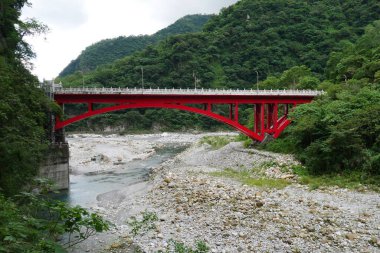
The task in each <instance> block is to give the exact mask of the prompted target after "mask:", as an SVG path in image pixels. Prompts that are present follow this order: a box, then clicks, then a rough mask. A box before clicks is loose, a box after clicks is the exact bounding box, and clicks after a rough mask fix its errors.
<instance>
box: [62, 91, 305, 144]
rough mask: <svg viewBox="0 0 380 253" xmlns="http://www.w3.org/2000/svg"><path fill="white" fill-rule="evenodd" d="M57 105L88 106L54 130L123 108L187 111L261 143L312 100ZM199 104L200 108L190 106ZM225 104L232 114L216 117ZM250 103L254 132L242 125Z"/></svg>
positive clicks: (103, 99)
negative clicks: (218, 107) (241, 110)
mask: <svg viewBox="0 0 380 253" xmlns="http://www.w3.org/2000/svg"><path fill="white" fill-rule="evenodd" d="M55 100H56V102H57V103H58V104H59V105H60V106H62V107H63V106H64V105H65V104H76V103H85V104H87V108H88V110H87V112H85V113H83V114H80V115H77V116H74V117H72V118H69V119H65V120H60V119H59V118H56V122H55V131H58V130H59V129H62V128H64V127H65V126H67V125H70V124H72V123H74V122H77V121H80V120H83V119H86V118H88V117H91V116H94V115H98V114H103V113H107V112H113V111H118V110H124V109H137V108H166V109H177V110H182V111H188V112H192V113H197V114H201V115H204V116H206V117H210V118H212V119H215V120H217V121H220V122H223V123H225V124H228V125H230V126H232V127H233V128H235V129H237V130H239V131H240V132H242V133H243V134H245V135H247V136H248V137H250V138H252V139H255V140H257V141H262V140H263V139H264V138H265V135H266V134H271V135H273V137H274V138H277V137H278V136H279V135H280V134H281V132H282V131H284V129H285V128H286V127H287V126H288V125H289V124H290V120H289V119H288V112H289V105H292V108H294V107H295V106H296V105H297V104H302V103H308V102H310V101H311V100H312V97H311V98H288V97H287V98H282V97H279V98H273V97H267V98H266V97H264V98H259V99H257V98H246V97H244V98H242V97H232V98H230V97H226V96H225V97H223V98H220V97H211V96H210V97H201V98H199V97H197V96H196V95H194V97H189V96H187V97H165V99H163V98H162V97H154V96H143V95H141V96H140V97H137V96H136V95H134V96H133V97H132V96H131V97H128V96H127V97H123V96H107V95H105V96H102V95H99V94H97V95H93V96H91V95H88V94H87V95H83V94H82V95H79V94H78V95H77V96H74V95H71V96H70V95H68V96H64V95H60V96H59V95H56V96H55ZM96 104H112V105H110V106H108V107H103V108H100V109H95V108H94V105H96ZM189 104H191V105H200V108H197V107H193V106H189ZM221 104H226V105H228V106H229V115H228V116H227V117H225V116H222V115H220V114H217V113H216V112H214V111H213V107H214V106H215V105H221ZM242 104H248V105H250V106H252V107H251V108H253V114H254V117H253V129H249V128H248V127H246V126H245V125H243V124H240V123H239V106H240V105H242ZM280 104H281V105H282V106H283V110H284V111H283V113H282V114H281V115H282V116H281V117H279V108H281V107H280V106H279V105H280Z"/></svg>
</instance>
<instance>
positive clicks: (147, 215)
mask: <svg viewBox="0 0 380 253" xmlns="http://www.w3.org/2000/svg"><path fill="white" fill-rule="evenodd" d="M141 214H142V219H141V220H138V219H137V218H136V217H135V216H132V217H131V218H130V221H128V225H129V226H130V227H131V228H132V230H131V232H132V234H133V235H134V236H136V235H137V234H139V233H140V232H141V231H147V230H150V229H154V228H156V226H155V225H154V222H155V221H157V220H158V217H157V214H156V213H154V212H148V211H146V210H145V211H144V212H142V213H141Z"/></svg>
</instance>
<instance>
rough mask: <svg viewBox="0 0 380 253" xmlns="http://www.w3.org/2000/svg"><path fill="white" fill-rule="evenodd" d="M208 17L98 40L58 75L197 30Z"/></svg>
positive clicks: (187, 17) (197, 15) (98, 64)
mask: <svg viewBox="0 0 380 253" xmlns="http://www.w3.org/2000/svg"><path fill="white" fill-rule="evenodd" d="M210 18H211V15H200V14H196V15H187V16H185V17H183V18H181V19H179V20H177V21H176V22H175V23H173V24H171V25H170V26H168V27H166V28H164V29H162V30H159V31H158V32H156V33H154V34H152V35H138V36H128V37H125V36H119V37H117V38H114V39H106V40H102V41H99V42H97V43H95V44H93V45H91V46H89V47H87V48H86V49H85V50H83V52H82V53H81V54H80V55H79V56H78V58H77V59H75V60H72V61H71V62H70V64H69V65H68V66H67V67H65V68H64V69H63V70H62V72H61V73H60V74H59V76H60V77H64V76H67V75H70V74H74V73H75V72H77V71H83V72H88V71H90V70H94V69H96V68H97V67H99V66H101V65H105V64H108V63H112V62H113V61H115V60H117V59H121V58H123V57H126V56H128V55H131V54H133V53H135V52H137V51H140V50H143V49H144V48H146V47H147V46H148V45H153V44H155V43H157V42H158V41H160V40H163V39H165V38H167V37H169V36H171V35H175V34H185V33H191V32H198V31H200V30H201V29H202V27H203V25H204V24H205V23H206V22H207V21H208V20H209V19H210Z"/></svg>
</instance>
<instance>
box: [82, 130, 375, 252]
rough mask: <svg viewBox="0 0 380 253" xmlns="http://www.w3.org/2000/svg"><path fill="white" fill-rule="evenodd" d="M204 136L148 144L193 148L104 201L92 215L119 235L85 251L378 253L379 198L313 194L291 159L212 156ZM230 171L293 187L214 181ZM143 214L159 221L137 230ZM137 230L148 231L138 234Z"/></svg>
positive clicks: (237, 147) (231, 151)
mask: <svg viewBox="0 0 380 253" xmlns="http://www.w3.org/2000/svg"><path fill="white" fill-rule="evenodd" d="M202 136H203V135H190V134H187V135H172V134H168V135H166V136H162V135H157V136H153V137H154V138H153V139H152V138H150V139H149V141H147V142H146V143H147V144H146V145H145V144H144V145H145V147H148V149H149V147H151V146H154V141H157V143H161V144H162V143H165V140H166V141H168V142H187V143H192V146H191V147H190V148H188V149H187V150H186V151H184V152H182V153H180V154H179V155H177V156H176V157H175V158H173V159H170V160H168V161H166V162H164V163H163V164H161V166H159V167H157V168H154V169H153V171H152V174H151V179H150V180H149V182H148V183H143V184H138V185H135V186H133V187H134V188H133V191H131V188H130V187H128V188H124V189H120V190H118V191H116V192H112V193H110V194H105V195H104V196H99V197H98V203H97V206H95V207H94V208H93V209H94V210H96V211H98V212H100V213H102V214H103V215H104V216H105V217H106V218H107V219H109V220H111V221H112V222H113V223H114V224H115V227H114V228H112V230H111V231H110V232H109V233H107V234H106V235H99V236H98V237H96V238H94V239H93V240H92V241H90V242H89V243H87V244H84V245H82V246H81V247H82V249H83V250H84V251H88V252H94V251H95V250H94V249H95V248H101V247H103V251H106V252H134V251H136V249H140V250H141V251H142V252H157V251H159V250H162V251H165V250H166V249H167V248H168V247H170V245H173V242H175V243H177V244H179V243H183V244H184V245H187V246H193V245H195V243H196V242H197V241H202V242H204V243H205V244H207V245H208V247H209V251H210V252H380V194H379V193H375V192H369V191H365V192H357V191H352V190H347V189H340V188H323V189H317V190H311V189H309V187H308V186H304V185H300V184H299V183H298V182H297V177H296V176H295V175H293V173H292V171H291V170H289V168H290V167H291V165H292V164H297V161H295V160H294V159H293V158H292V157H291V156H284V155H278V154H272V153H268V152H260V151H256V150H252V149H244V148H243V147H242V144H241V143H238V142H232V143H230V144H228V145H227V146H225V147H223V148H221V149H218V150H213V149H212V148H211V147H210V146H208V145H207V144H202V145H200V144H199V143H198V140H199V139H200V138H201V137H202ZM151 137H152V136H151ZM140 138H141V143H144V137H140ZM145 140H146V139H145ZM153 140H154V141H153ZM141 143H140V144H141ZM144 145H142V146H144ZM148 149H146V150H148ZM137 153H138V152H137ZM137 153H136V155H140V154H137ZM145 153H147V152H145ZM109 156H111V155H109ZM122 160H123V158H122ZM124 160H125V159H124ZM226 168H229V169H232V170H235V171H245V170H250V171H252V169H253V168H256V169H254V170H253V173H252V175H253V177H255V176H257V177H267V178H272V179H281V180H287V181H288V182H289V185H288V186H287V187H285V188H283V189H275V188H262V187H254V186H253V187H252V186H247V185H244V184H242V183H240V182H238V181H236V180H232V179H228V178H222V177H216V176H213V175H212V174H211V173H212V172H218V171H223V170H224V169H226ZM284 168H285V169H284ZM144 213H145V214H150V215H151V218H152V217H153V216H154V217H153V218H154V219H153V218H152V219H151V220H149V219H146V220H147V221H146V222H145V223H143V222H141V223H136V222H135V226H134V225H132V224H133V221H136V219H137V221H139V220H142V218H143V217H142V216H143V214H144ZM134 217H135V218H134ZM145 218H146V217H145ZM148 218H149V217H148ZM136 224H143V225H141V227H140V230H139V231H138V232H137V233H135V234H134V233H133V232H134V231H132V229H133V228H136ZM94 245H96V246H94ZM100 246H101V247H100Z"/></svg>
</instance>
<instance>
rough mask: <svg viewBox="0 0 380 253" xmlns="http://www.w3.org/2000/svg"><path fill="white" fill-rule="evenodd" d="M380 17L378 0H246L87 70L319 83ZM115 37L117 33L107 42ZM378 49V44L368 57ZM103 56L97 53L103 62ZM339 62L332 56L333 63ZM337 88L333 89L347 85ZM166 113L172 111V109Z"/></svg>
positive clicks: (101, 75) (175, 80) (228, 83)
mask: <svg viewBox="0 0 380 253" xmlns="http://www.w3.org/2000/svg"><path fill="white" fill-rule="evenodd" d="M200 17H202V16H200ZM359 17H360V18H359ZM377 19H380V5H379V3H378V1H376V0H370V1H367V2H366V3H364V2H363V1H353V0H350V1H340V2H339V1H338V2H336V1H335V2H334V1H330V0H323V1H306V0H302V1H282V0H274V1H256V0H242V1H239V2H238V3H236V4H235V5H232V6H231V7H229V8H225V9H223V10H222V11H221V12H220V14H219V15H217V16H214V17H212V18H211V19H210V20H209V21H208V22H207V23H206V25H205V28H204V29H203V31H202V32H195V33H187V34H180V35H175V36H168V37H167V36H166V35H169V34H170V33H166V35H165V36H164V37H165V39H162V40H161V41H160V42H159V43H157V44H155V45H149V46H147V47H144V49H143V50H141V51H138V52H134V53H131V54H128V56H127V57H124V58H119V59H118V60H116V61H113V62H108V64H107V65H103V66H99V67H97V68H96V69H93V70H92V71H89V72H87V71H86V70H85V69H81V70H82V71H84V72H85V74H84V80H85V83H86V86H90V87H98V86H105V87H112V86H113V87H115V86H120V87H135V86H139V84H140V80H141V67H143V68H144V85H145V87H152V88H157V87H160V88H165V87H166V88H171V87H174V88H193V87H194V86H195V84H194V74H195V76H196V78H197V80H199V82H198V83H197V87H198V88H240V89H243V88H252V87H253V86H255V83H256V78H257V77H258V78H259V79H260V80H264V79H265V78H266V77H267V76H270V78H268V79H267V80H265V81H264V82H261V83H260V84H259V86H260V88H261V89H264V88H269V89H271V88H272V89H279V88H281V89H283V88H296V89H315V88H316V87H317V86H318V85H319V84H320V80H321V79H323V77H324V73H325V67H326V63H327V60H328V57H329V54H330V53H331V52H333V51H334V50H335V51H337V50H338V49H343V48H345V45H349V44H352V43H353V42H354V41H355V40H356V39H357V37H358V36H359V35H361V34H362V33H363V31H364V29H363V27H364V26H365V25H368V24H370V23H371V22H373V21H375V20H377ZM195 20H197V19H195ZM203 21H205V20H203ZM176 30H178V31H180V30H181V29H177V28H176ZM186 31H190V30H186ZM197 31H199V30H197ZM164 37H162V38H164ZM108 43H111V41H109V42H107V43H106V42H105V44H104V45H106V44H108ZM101 44H102V43H100V44H99V46H100V45H101ZM116 44H117V43H116V42H115V45H116ZM94 46H95V45H94ZM126 48H127V47H126ZM96 51H97V52H98V54H100V53H101V54H103V55H107V54H111V51H112V50H103V49H102V50H100V47H99V50H96ZM119 51H120V50H118V52H119ZM358 54H359V53H358ZM375 55H378V54H377V53H376V51H374V53H373V55H372V56H368V57H372V58H373V57H375ZM363 57H367V56H363ZM90 58H96V60H98V59H101V58H102V57H90ZM104 58H106V57H104ZM96 60H95V59H93V62H94V63H95V65H97V63H96ZM78 64H79V63H78ZM334 64H335V62H334V61H331V62H330V63H329V64H328V65H329V66H332V65H334ZM88 65H91V64H90V63H89V64H88ZM335 65H336V64H335ZM335 65H334V66H335ZM376 66H377V65H376V64H372V65H368V66H367V65H366V67H365V69H366V70H367V69H368V71H369V72H368V71H367V72H368V73H370V74H371V73H372V74H373V79H376V78H377V79H379V78H380V72H379V71H378V70H376V69H377V68H376ZM73 71H75V70H73ZM256 71H258V75H257V74H256ZM283 71H285V72H284V73H283V74H281V73H282V72H283ZM333 72H334V71H333ZM367 72H366V73H367ZM72 73H73V72H72ZM365 75H367V74H365ZM82 78H83V75H82V73H80V72H76V73H73V74H72V75H68V76H65V77H64V78H61V80H62V82H63V84H64V85H65V86H80V85H82V81H83V79H82ZM340 78H341V77H340ZM377 79H376V80H377ZM329 88H330V89H329V92H332V93H336V92H337V90H339V87H329ZM334 89H335V91H334ZM140 114H141V112H140ZM161 115H169V111H166V112H165V113H162V114H161ZM113 117H115V118H117V117H119V116H113ZM144 117H145V118H146V119H148V121H151V122H153V120H152V119H151V118H149V117H152V116H147V115H145V116H144ZM165 118H169V117H165ZM189 118H190V117H189ZM200 120H202V119H201V118H199V117H197V116H194V117H192V118H191V121H190V123H189V121H186V122H178V125H177V124H176V123H170V124H172V125H174V126H175V130H177V129H186V128H188V127H189V126H192V124H193V123H194V122H199V121H200ZM115 121H116V120H115ZM143 121H145V119H144V120H142V119H141V120H139V123H138V124H137V125H140V127H139V128H140V129H141V128H143V129H152V124H147V125H145V123H144V122H143ZM126 122H132V121H130V120H128V121H126ZM242 122H244V121H242ZM165 124H166V125H168V124H169V123H165ZM202 125H203V126H204V127H203V126H202V128H201V129H205V128H206V127H207V125H210V126H213V125H214V123H213V122H211V123H210V122H207V121H205V120H202ZM168 128H169V129H172V127H168Z"/></svg>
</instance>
